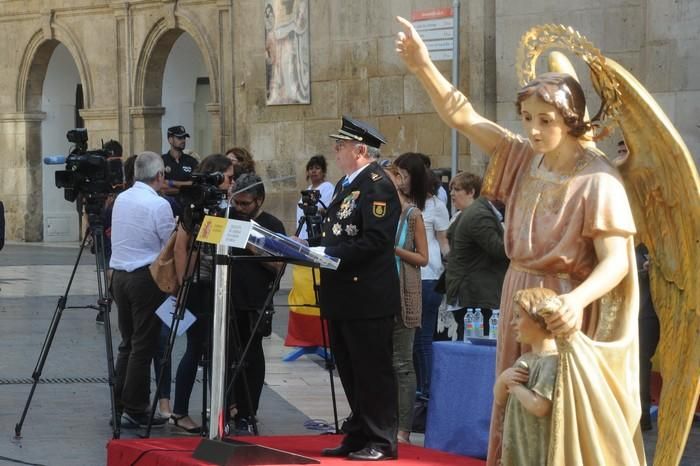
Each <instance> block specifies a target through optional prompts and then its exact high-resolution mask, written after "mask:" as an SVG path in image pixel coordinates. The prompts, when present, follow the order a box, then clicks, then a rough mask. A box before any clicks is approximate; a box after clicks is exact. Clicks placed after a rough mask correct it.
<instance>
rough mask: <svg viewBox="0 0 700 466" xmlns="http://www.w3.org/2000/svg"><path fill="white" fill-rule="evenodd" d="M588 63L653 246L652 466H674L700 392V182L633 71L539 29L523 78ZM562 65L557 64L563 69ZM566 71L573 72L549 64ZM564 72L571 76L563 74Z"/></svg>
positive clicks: (565, 30) (525, 56)
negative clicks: (623, 147)
mask: <svg viewBox="0 0 700 466" xmlns="http://www.w3.org/2000/svg"><path fill="white" fill-rule="evenodd" d="M549 48H559V49H565V50H567V51H571V52H574V53H575V54H576V55H578V56H579V57H580V58H582V59H583V60H584V61H585V62H586V63H587V64H588V67H589V69H590V72H591V80H592V82H593V85H594V87H595V90H596V92H597V93H598V94H599V95H600V97H601V100H602V104H601V108H600V110H599V111H598V114H597V115H596V116H595V117H594V120H595V119H599V120H600V125H599V126H598V131H597V134H595V135H594V137H600V136H605V134H606V133H607V129H608V127H610V126H612V125H617V126H619V127H620V129H621V130H622V133H623V135H624V138H625V142H626V143H627V146H628V148H629V157H628V159H627V161H626V162H625V163H624V164H623V165H621V166H620V167H619V169H620V173H621V175H622V178H623V182H624V184H625V189H626V191H627V195H628V198H629V202H630V205H631V207H632V211H633V214H634V219H635V223H636V227H637V231H638V237H637V239H638V240H640V241H641V242H643V243H644V244H645V245H646V246H647V248H648V249H649V255H650V261H649V262H650V266H649V273H650V279H651V293H652V299H653V302H654V307H655V308H656V312H657V314H658V317H659V321H660V325H661V336H660V342H659V347H658V349H657V354H658V355H659V360H660V369H661V376H662V378H663V388H662V392H661V400H660V403H659V420H658V441H657V446H656V451H655V455H654V465H656V466H665V465H677V464H679V462H680V459H681V456H682V455H683V450H684V447H685V444H686V441H687V438H688V433H689V430H690V427H691V424H692V420H693V415H694V412H695V408H696V405H697V403H698V396H699V395H700V343H698V342H700V302H699V297H700V287H699V286H698V285H699V284H700V179H699V178H698V171H697V168H696V166H695V163H694V161H693V158H692V156H691V155H690V152H689V151H688V148H687V147H686V145H685V143H684V142H683V140H682V139H681V137H680V135H679V134H678V131H677V130H676V129H675V127H674V126H673V124H672V123H671V121H670V120H669V119H668V117H667V116H666V114H665V113H664V112H663V110H661V108H660V107H659V105H658V104H657V102H656V101H655V100H654V98H653V97H652V96H651V95H650V94H649V92H648V91H647V90H646V89H645V88H644V86H642V85H641V84H640V83H639V81H637V80H636V79H635V78H634V76H632V75H631V74H630V73H629V72H628V71H627V70H625V69H624V68H623V67H622V66H621V65H619V64H618V63H616V62H615V61H613V60H611V59H609V58H606V57H604V56H603V55H602V54H601V53H600V51H598V50H597V49H595V47H593V46H592V44H591V43H590V42H589V41H588V40H586V38H585V37H583V36H581V35H580V34H579V33H578V32H576V31H575V30H573V29H572V28H570V27H566V26H561V25H552V24H548V25H543V26H537V27H535V28H532V29H531V30H530V31H528V32H527V33H526V34H525V35H524V36H523V40H522V41H521V47H520V50H519V54H518V71H519V74H520V78H521V81H529V80H530V79H532V78H534V77H535V62H536V61H537V58H538V57H539V55H540V54H541V53H542V52H543V51H544V50H546V49H549ZM557 62H558V63H559V64H558V65H557ZM552 64H554V66H555V67H558V68H560V71H563V72H567V69H568V70H573V67H571V64H570V63H569V64H568V65H566V64H564V65H562V64H561V57H557V58H555V59H554V60H550V66H551V65H552ZM561 68H564V69H561Z"/></svg>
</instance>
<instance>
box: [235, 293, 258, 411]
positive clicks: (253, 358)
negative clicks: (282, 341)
mask: <svg viewBox="0 0 700 466" xmlns="http://www.w3.org/2000/svg"><path fill="white" fill-rule="evenodd" d="M234 312H235V314H236V315H235V316H233V317H232V318H233V319H236V327H238V337H239V342H240V345H241V346H240V348H239V349H238V348H235V346H234V338H231V336H229V358H233V359H234V360H235V361H233V360H230V361H233V362H235V364H238V363H239V361H238V357H239V356H240V355H241V353H242V352H243V349H244V348H245V345H246V343H247V342H248V340H249V339H250V336H251V327H252V325H254V324H255V320H256V319H257V313H256V312H252V311H247V310H245V309H236V308H235V306H234ZM229 332H233V325H232V326H231V327H230V328H229ZM262 339H263V336H262V334H260V333H256V334H254V335H253V338H252V340H251V345H250V349H249V350H248V354H247V355H246V358H245V361H243V362H242V363H243V370H242V371H241V372H240V373H239V374H238V377H237V378H236V381H235V382H234V384H233V390H231V393H230V394H229V398H228V403H229V406H233V405H235V406H236V409H237V410H238V413H237V414H236V418H237V419H241V418H249V417H251V416H255V415H256V414H257V412H258V407H259V405H260V395H261V394H262V389H263V385H264V383H265V353H264V352H263V346H262ZM233 371H234V369H233V368H231V367H229V369H228V371H227V374H228V377H231V376H232V375H233ZM244 377H245V380H244ZM244 382H246V383H247V388H248V390H247V391H246V383H244ZM227 385H228V383H227ZM248 395H250V403H248V399H249V398H248Z"/></svg>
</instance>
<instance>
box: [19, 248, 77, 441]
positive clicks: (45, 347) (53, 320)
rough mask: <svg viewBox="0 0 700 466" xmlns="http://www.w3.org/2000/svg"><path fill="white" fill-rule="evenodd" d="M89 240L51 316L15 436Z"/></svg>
mask: <svg viewBox="0 0 700 466" xmlns="http://www.w3.org/2000/svg"><path fill="white" fill-rule="evenodd" d="M86 240H87V235H85V237H84V238H83V242H82V244H81V245H80V251H78V257H77V258H76V259H75V264H74V265H73V270H72V271H71V274H70V278H69V279H68V284H67V285H66V291H65V292H64V293H63V296H61V297H60V298H58V303H57V304H56V310H54V313H53V317H52V318H51V324H50V325H49V328H48V331H47V332H46V338H44V343H43V344H42V345H41V351H40V352H39V359H38V360H37V362H36V366H34V372H32V388H31V389H30V390H29V396H28V397H27V402H26V403H25V404H24V409H23V410H22V416H21V417H20V420H19V422H18V423H17V424H15V438H21V437H22V426H23V425H24V420H25V418H26V417H27V412H28V411H29V405H30V404H31V402H32V398H33V397H34V391H35V390H36V385H37V383H39V379H40V378H41V372H42V371H43V370H44V364H46V358H47V357H48V355H49V351H50V350H51V344H52V343H53V339H54V336H55V335H56V330H57V329H58V323H59V322H60V321H61V315H63V311H64V309H65V308H66V303H67V301H68V293H69V292H70V288H71V286H72V285H73V279H74V278H75V273H76V271H77V270H78V264H80V258H81V256H82V255H83V250H84V249H85V244H86Z"/></svg>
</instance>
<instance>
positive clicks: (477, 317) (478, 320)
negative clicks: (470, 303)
mask: <svg viewBox="0 0 700 466" xmlns="http://www.w3.org/2000/svg"><path fill="white" fill-rule="evenodd" d="M474 336H475V337H479V338H483V336H484V314H482V313H481V308H480V307H477V308H476V311H474Z"/></svg>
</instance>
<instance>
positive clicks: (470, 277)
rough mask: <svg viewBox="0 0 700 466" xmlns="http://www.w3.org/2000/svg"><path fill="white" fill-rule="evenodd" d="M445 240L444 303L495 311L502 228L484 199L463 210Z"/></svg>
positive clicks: (502, 265) (501, 272)
mask: <svg viewBox="0 0 700 466" xmlns="http://www.w3.org/2000/svg"><path fill="white" fill-rule="evenodd" d="M448 238H449V241H450V253H449V256H448V258H447V268H446V271H445V285H446V286H447V302H448V303H450V304H452V303H454V302H455V301H459V304H460V306H462V307H483V308H487V309H498V307H499V306H500V302H501V288H502V287H503V278H504V277H505V274H506V270H507V269H508V258H507V257H506V252H505V249H504V247H503V227H502V226H501V224H500V221H499V219H498V218H497V217H496V214H495V213H494V212H493V210H492V209H491V206H490V205H489V202H488V200H487V199H486V198H484V197H478V198H476V200H474V202H473V203H472V204H471V205H470V206H469V207H467V208H466V209H464V210H463V211H462V213H461V214H459V217H458V218H457V220H455V222H454V223H453V224H452V225H451V226H450V229H449V230H448Z"/></svg>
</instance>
